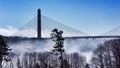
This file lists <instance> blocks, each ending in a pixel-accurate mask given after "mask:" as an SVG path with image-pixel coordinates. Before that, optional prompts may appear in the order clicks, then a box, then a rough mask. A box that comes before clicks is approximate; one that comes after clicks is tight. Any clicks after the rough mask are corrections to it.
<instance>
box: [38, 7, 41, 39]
mask: <svg viewBox="0 0 120 68" xmlns="http://www.w3.org/2000/svg"><path fill="white" fill-rule="evenodd" d="M37 38H39V39H41V10H40V9H38V11H37Z"/></svg>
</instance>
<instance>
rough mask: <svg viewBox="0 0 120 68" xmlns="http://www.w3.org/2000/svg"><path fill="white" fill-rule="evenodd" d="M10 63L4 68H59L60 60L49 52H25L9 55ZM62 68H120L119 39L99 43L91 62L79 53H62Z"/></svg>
mask: <svg viewBox="0 0 120 68" xmlns="http://www.w3.org/2000/svg"><path fill="white" fill-rule="evenodd" d="M9 56H10V57H11V61H9V62H8V65H5V68H59V65H60V62H59V61H60V59H58V56H59V55H57V54H53V53H51V52H30V53H29V52H26V53H25V54H24V55H23V56H22V57H20V56H19V55H18V54H16V53H10V55H9ZM63 68H120V39H112V40H108V41H105V42H104V43H100V44H98V45H97V48H96V49H94V51H93V54H92V57H91V60H90V62H89V63H87V62H86V57H85V56H83V55H81V54H80V53H77V52H75V53H71V54H67V53H65V52H64V53H63Z"/></svg>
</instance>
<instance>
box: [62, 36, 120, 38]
mask: <svg viewBox="0 0 120 68" xmlns="http://www.w3.org/2000/svg"><path fill="white" fill-rule="evenodd" d="M64 38H120V36H78V37H77V36H76V37H64Z"/></svg>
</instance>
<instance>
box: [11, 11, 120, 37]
mask: <svg viewBox="0 0 120 68" xmlns="http://www.w3.org/2000/svg"><path fill="white" fill-rule="evenodd" d="M54 28H57V29H59V30H62V31H63V32H64V33H63V36H64V37H66V38H71V37H72V38H120V27H118V28H116V29H113V30H112V31H109V32H106V33H104V34H102V35H101V36H89V35H88V34H86V33H84V32H82V31H79V30H77V29H74V28H71V27H69V26H66V25H64V24H63V23H60V22H58V21H55V20H53V19H50V18H48V17H46V16H44V15H41V10H40V9H39V10H38V14H37V16H35V17H33V18H32V19H31V20H30V21H29V22H28V23H26V24H25V25H24V26H23V27H21V28H20V29H18V30H17V31H16V32H15V33H14V34H13V36H22V37H38V38H46V37H47V38H49V37H50V33H51V31H52V30H53V29H54Z"/></svg>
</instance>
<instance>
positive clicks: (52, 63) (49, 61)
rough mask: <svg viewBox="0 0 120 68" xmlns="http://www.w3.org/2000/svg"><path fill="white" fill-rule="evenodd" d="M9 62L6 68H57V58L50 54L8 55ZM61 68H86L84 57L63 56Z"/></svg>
mask: <svg viewBox="0 0 120 68" xmlns="http://www.w3.org/2000/svg"><path fill="white" fill-rule="evenodd" d="M10 57H11V61H10V62H9V65H6V67H7V68H59V64H60V62H59V59H58V56H56V55H53V54H51V53H50V52H31V53H28V52H26V53H25V54H24V55H23V56H22V57H21V58H19V56H18V55H17V54H16V53H11V54H10ZM63 68H88V67H87V62H86V58H85V56H82V55H80V54H79V53H77V52H75V53H71V54H66V53H64V54H63Z"/></svg>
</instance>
